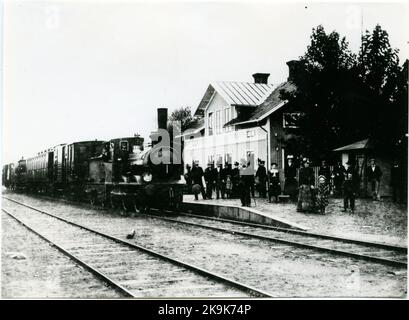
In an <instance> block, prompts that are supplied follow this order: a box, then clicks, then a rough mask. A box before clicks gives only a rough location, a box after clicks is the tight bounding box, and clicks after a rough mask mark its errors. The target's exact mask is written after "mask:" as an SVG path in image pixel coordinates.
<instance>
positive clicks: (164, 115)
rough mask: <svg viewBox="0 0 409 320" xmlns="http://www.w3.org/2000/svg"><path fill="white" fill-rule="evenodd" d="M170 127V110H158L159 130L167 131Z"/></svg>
mask: <svg viewBox="0 0 409 320" xmlns="http://www.w3.org/2000/svg"><path fill="white" fill-rule="evenodd" d="M167 127H168V109H167V108H158V129H165V130H166V129H167Z"/></svg>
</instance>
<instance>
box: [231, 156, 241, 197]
mask: <svg viewBox="0 0 409 320" xmlns="http://www.w3.org/2000/svg"><path fill="white" fill-rule="evenodd" d="M239 181H240V169H239V163H238V162H237V161H236V162H235V163H234V168H233V169H232V170H231V182H232V191H231V193H232V198H236V197H237V195H238V192H239V191H238V188H239Z"/></svg>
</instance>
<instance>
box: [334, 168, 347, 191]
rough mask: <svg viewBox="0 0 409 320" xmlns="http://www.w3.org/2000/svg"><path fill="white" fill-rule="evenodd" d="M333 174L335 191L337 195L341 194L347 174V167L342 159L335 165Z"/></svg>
mask: <svg viewBox="0 0 409 320" xmlns="http://www.w3.org/2000/svg"><path fill="white" fill-rule="evenodd" d="M332 175H333V177H334V186H335V193H336V194H337V195H341V194H342V184H343V182H344V179H345V175H346V171H345V167H344V166H343V165H342V164H341V161H338V162H337V165H336V166H335V167H334V170H333V171H332Z"/></svg>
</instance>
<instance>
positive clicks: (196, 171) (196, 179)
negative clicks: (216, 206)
mask: <svg viewBox="0 0 409 320" xmlns="http://www.w3.org/2000/svg"><path fill="white" fill-rule="evenodd" d="M190 174H191V177H192V182H193V185H199V186H200V192H201V193H202V197H203V199H206V195H205V191H204V187H203V180H202V177H203V169H202V168H201V167H199V162H198V161H195V162H194V163H193V168H192V171H191V172H190ZM195 200H199V196H198V193H197V192H195Z"/></svg>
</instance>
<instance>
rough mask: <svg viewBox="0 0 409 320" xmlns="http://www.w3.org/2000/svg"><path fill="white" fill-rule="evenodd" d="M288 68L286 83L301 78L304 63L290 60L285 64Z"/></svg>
mask: <svg viewBox="0 0 409 320" xmlns="http://www.w3.org/2000/svg"><path fill="white" fill-rule="evenodd" d="M287 66H288V78H287V80H288V81H293V82H294V81H295V80H296V79H297V78H299V79H300V77H302V76H303V74H304V73H305V67H304V63H303V62H302V61H300V60H290V61H288V62H287Z"/></svg>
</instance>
